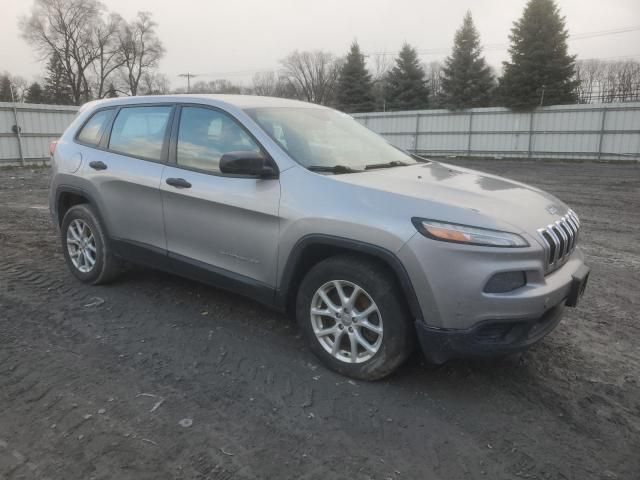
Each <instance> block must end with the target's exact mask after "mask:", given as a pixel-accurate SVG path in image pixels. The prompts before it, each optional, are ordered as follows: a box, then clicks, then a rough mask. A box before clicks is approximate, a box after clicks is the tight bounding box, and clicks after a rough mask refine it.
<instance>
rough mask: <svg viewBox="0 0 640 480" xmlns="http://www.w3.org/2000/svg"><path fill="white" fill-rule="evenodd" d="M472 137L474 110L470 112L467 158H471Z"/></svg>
mask: <svg viewBox="0 0 640 480" xmlns="http://www.w3.org/2000/svg"><path fill="white" fill-rule="evenodd" d="M471 135H473V110H472V111H470V112H469V135H468V138H467V157H470V156H471Z"/></svg>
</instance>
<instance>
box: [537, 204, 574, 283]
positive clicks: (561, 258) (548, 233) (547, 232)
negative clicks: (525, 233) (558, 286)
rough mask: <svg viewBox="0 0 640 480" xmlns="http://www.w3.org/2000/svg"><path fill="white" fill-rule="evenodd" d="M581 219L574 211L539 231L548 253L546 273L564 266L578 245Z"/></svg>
mask: <svg viewBox="0 0 640 480" xmlns="http://www.w3.org/2000/svg"><path fill="white" fill-rule="evenodd" d="M579 232H580V219H579V218H578V216H577V215H576V214H575V212H574V211H573V210H569V211H568V212H567V214H566V215H565V216H564V217H562V218H561V219H560V220H558V221H556V222H554V223H552V224H549V225H547V226H546V227H544V228H540V229H538V233H539V234H540V236H541V237H542V239H543V242H542V243H543V245H544V248H545V253H546V263H545V266H546V269H545V270H546V272H547V273H549V272H552V271H553V270H556V269H557V268H559V267H560V266H561V265H563V264H564V263H565V262H566V261H567V259H568V258H569V256H570V255H571V253H572V252H573V249H574V248H575V247H576V244H577V243H578V233H579Z"/></svg>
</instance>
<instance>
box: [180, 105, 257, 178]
mask: <svg viewBox="0 0 640 480" xmlns="http://www.w3.org/2000/svg"><path fill="white" fill-rule="evenodd" d="M237 151H255V152H260V147H258V145H257V144H256V143H255V142H254V141H253V139H252V138H251V137H250V136H249V134H248V133H247V132H245V131H244V130H243V129H242V127H240V125H238V124H237V123H236V122H235V121H234V120H233V119H232V118H231V117H229V116H228V115H225V114H224V113H222V112H218V111H216V110H211V109H209V108H200V107H183V109H182V114H181V115H180V127H179V130H178V156H177V163H178V165H180V166H183V167H188V168H197V169H200V170H207V171H210V172H219V171H220V169H219V165H220V157H222V155H224V154H225V153H228V152H237Z"/></svg>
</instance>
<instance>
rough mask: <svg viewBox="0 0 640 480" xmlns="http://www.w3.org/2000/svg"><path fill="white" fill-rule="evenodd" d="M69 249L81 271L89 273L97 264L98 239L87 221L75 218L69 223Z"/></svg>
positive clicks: (74, 263)
mask: <svg viewBox="0 0 640 480" xmlns="http://www.w3.org/2000/svg"><path fill="white" fill-rule="evenodd" d="M67 249H68V251H69V258H70V259H71V263H72V264H73V266H74V267H75V268H77V269H78V270H79V271H80V272H82V273H89V272H90V271H91V270H92V269H93V267H94V266H95V264H96V253H97V248H96V240H95V238H94V236H93V232H92V231H91V229H90V228H89V225H87V223H86V222H85V221H83V220H80V219H75V220H73V221H72V222H71V223H70V224H69V227H68V228H67Z"/></svg>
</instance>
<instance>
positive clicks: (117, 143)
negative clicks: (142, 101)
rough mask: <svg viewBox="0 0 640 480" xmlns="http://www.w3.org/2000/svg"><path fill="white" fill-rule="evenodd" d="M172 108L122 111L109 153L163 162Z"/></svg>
mask: <svg viewBox="0 0 640 480" xmlns="http://www.w3.org/2000/svg"><path fill="white" fill-rule="evenodd" d="M170 114H171V107H169V106H167V107H127V108H123V109H122V110H120V112H119V113H118V116H117V117H116V120H115V122H113V129H112V130H111V138H110V139H109V149H111V150H113V151H115V152H119V153H124V154H126V155H131V156H134V157H142V158H148V159H149V160H160V157H161V154H162V142H163V141H164V133H165V130H166V128H167V123H168V122H169V115H170Z"/></svg>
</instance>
